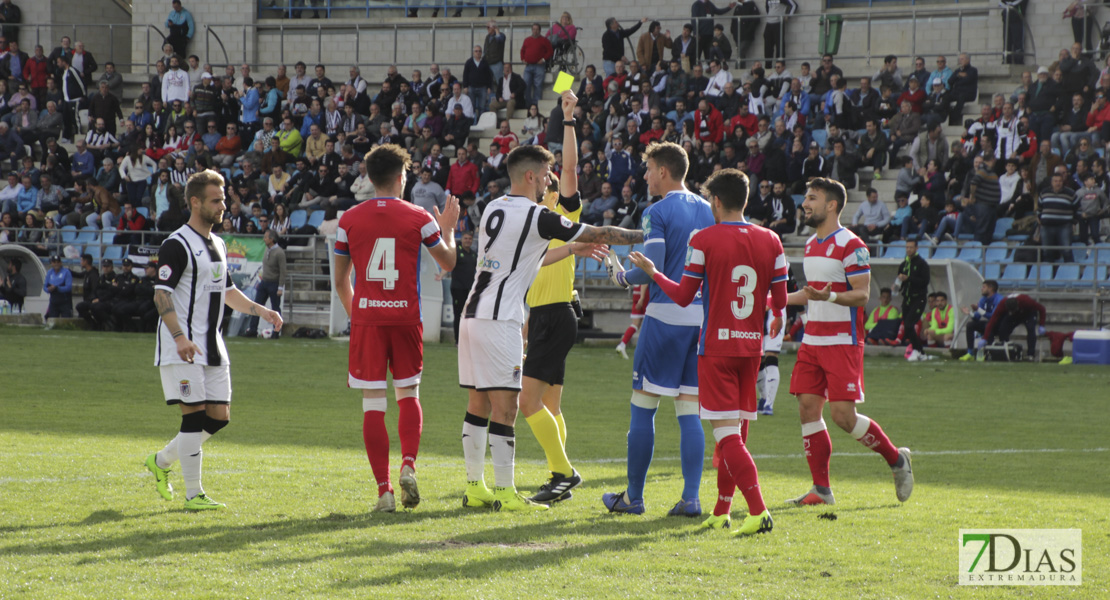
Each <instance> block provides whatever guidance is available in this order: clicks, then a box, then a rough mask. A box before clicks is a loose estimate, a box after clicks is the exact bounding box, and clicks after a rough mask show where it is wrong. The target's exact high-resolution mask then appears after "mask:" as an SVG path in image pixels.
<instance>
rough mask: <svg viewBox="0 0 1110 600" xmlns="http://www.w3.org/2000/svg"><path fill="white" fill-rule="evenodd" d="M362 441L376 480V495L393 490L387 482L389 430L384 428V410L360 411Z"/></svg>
mask: <svg viewBox="0 0 1110 600" xmlns="http://www.w3.org/2000/svg"><path fill="white" fill-rule="evenodd" d="M362 441H363V442H364V443H365V444H366V458H368V459H369V460H370V468H371V469H373V471H374V479H375V480H376V481H377V482H378V496H381V495H382V494H384V493H386V492H392V491H393V485H392V484H391V483H390V482H389V432H388V431H386V429H385V412H384V411H380V410H368V411H366V412H364V413H362Z"/></svg>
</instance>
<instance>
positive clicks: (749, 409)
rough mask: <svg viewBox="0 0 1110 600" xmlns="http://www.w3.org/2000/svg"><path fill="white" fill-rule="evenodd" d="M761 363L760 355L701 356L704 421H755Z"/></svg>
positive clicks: (699, 385)
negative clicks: (756, 383) (756, 385)
mask: <svg viewBox="0 0 1110 600" xmlns="http://www.w3.org/2000/svg"><path fill="white" fill-rule="evenodd" d="M759 360H760V357H758V356H699V357H698V403H699V404H701V418H703V419H708V420H724V419H747V420H749V421H754V420H755V418H756V412H755V409H756V397H755V381H756V377H758V375H759Z"/></svg>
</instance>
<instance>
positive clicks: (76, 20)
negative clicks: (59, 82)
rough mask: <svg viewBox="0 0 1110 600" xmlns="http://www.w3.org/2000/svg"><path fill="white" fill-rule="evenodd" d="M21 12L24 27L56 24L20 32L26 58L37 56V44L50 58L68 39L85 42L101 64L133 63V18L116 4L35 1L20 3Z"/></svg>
mask: <svg viewBox="0 0 1110 600" xmlns="http://www.w3.org/2000/svg"><path fill="white" fill-rule="evenodd" d="M20 8H21V9H22V10H23V22H24V23H57V25H42V26H38V25H24V26H22V27H21V28H20V34H19V42H20V50H22V51H24V52H26V53H27V54H34V49H35V44H42V47H43V48H44V49H45V50H46V53H47V54H50V51H51V50H52V49H53V48H54V47H55V46H57V45H58V44H59V43H60V40H61V38H62V36H63V35H68V36H70V38H71V39H73V40H74V41H77V40H80V41H82V42H84V43H85V49H86V50H88V51H89V52H92V54H93V56H94V57H95V58H96V60H97V62H98V63H100V64H104V61H107V60H111V57H114V58H115V61H116V62H117V63H120V64H126V63H129V62H131V39H132V37H133V36H132V33H131V29H132V27H131V26H130V23H131V15H129V14H127V11H126V10H124V9H123V7H122V6H120V5H119V4H117V3H116V2H114V0H36V1H35V2H25V3H21V5H20ZM62 23H64V25H62ZM110 24H111V25H112V27H109V25H110Z"/></svg>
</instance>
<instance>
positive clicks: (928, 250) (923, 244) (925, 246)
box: [917, 238, 933, 260]
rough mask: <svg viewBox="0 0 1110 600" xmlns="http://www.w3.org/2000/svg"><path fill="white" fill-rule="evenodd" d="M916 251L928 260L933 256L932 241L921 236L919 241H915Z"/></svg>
mask: <svg viewBox="0 0 1110 600" xmlns="http://www.w3.org/2000/svg"><path fill="white" fill-rule="evenodd" d="M917 253H918V254H920V255H921V258H924V259H925V260H929V259H930V258H932V257H933V243H932V242H930V241H929V240H927V239H924V238H922V239H921V241H920V242H918V243H917Z"/></svg>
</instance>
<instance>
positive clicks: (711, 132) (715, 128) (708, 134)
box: [694, 99, 725, 144]
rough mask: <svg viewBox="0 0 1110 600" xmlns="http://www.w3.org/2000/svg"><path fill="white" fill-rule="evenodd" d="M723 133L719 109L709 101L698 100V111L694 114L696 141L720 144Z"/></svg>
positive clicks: (722, 119) (722, 122)
mask: <svg viewBox="0 0 1110 600" xmlns="http://www.w3.org/2000/svg"><path fill="white" fill-rule="evenodd" d="M724 135H725V122H724V117H722V116H721V111H719V110H717V107H715V106H713V105H712V104H710V103H709V102H707V101H705V100H704V99H703V100H699V101H698V112H697V113H696V114H694V137H695V138H697V139H698V142H699V143H700V142H713V143H714V144H720V143H721V139H722V138H724Z"/></svg>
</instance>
